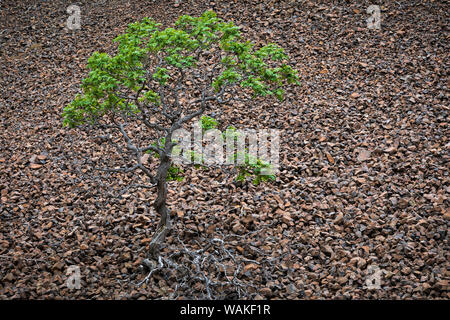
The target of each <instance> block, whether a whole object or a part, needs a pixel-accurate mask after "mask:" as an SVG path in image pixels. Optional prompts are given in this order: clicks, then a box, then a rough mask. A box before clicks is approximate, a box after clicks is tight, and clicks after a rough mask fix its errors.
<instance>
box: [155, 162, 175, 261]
mask: <svg viewBox="0 0 450 320" xmlns="http://www.w3.org/2000/svg"><path fill="white" fill-rule="evenodd" d="M170 165H171V159H170V158H169V157H168V156H167V155H165V154H164V155H162V156H161V163H160V165H159V168H158V172H157V175H156V190H157V197H156V200H155V202H154V203H153V207H154V208H155V210H156V212H157V213H158V214H159V216H160V221H159V225H158V227H157V228H156V231H155V234H154V235H153V238H152V241H151V242H150V256H151V257H153V258H157V256H158V254H159V251H160V248H161V244H162V243H164V241H165V238H166V235H167V233H168V232H169V231H170V228H171V223H170V211H169V209H168V208H167V205H166V199H167V181H166V178H167V172H168V171H169V168H170Z"/></svg>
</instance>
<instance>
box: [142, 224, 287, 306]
mask: <svg viewBox="0 0 450 320" xmlns="http://www.w3.org/2000/svg"><path fill="white" fill-rule="evenodd" d="M259 231H261V230H259ZM259 231H258V232H259ZM249 235H250V234H248V235H247V236H249ZM245 237H246V236H238V235H229V236H226V237H222V238H218V237H216V238H212V239H204V240H206V244H202V245H201V244H200V243H197V247H200V249H197V250H193V249H190V248H188V246H187V245H186V244H185V243H184V242H183V241H182V240H181V239H180V238H179V237H176V238H175V239H174V240H176V241H175V242H174V243H172V244H171V245H170V246H167V247H166V248H165V249H164V250H162V251H161V252H159V255H158V257H157V258H154V259H152V260H149V259H145V260H144V261H143V265H144V266H145V267H146V268H147V270H148V273H147V275H146V277H145V278H144V279H143V280H142V281H140V282H139V283H138V284H137V285H142V284H143V283H147V284H148V283H149V282H150V281H151V280H152V277H153V278H154V280H157V279H161V278H163V279H165V280H166V282H170V283H172V284H174V287H173V285H172V288H171V290H170V291H171V292H170V294H169V298H170V299H176V298H178V297H179V296H183V297H184V298H188V299H192V298H195V299H210V300H212V299H253V298H254V297H255V296H256V295H257V294H258V289H259V288H258V287H257V286H256V285H254V284H253V283H252V282H253V277H252V276H251V274H249V273H248V271H245V270H244V268H245V266H246V265H248V264H253V265H256V266H258V267H259V268H260V269H261V275H262V277H263V278H265V279H266V280H270V278H271V276H270V274H273V273H274V271H275V269H276V268H277V266H278V265H279V260H280V259H281V258H279V257H278V258H276V259H270V255H269V253H265V252H262V251H261V252H258V255H259V257H258V258H257V259H256V260H252V259H247V258H245V257H243V256H242V255H239V253H238V252H236V251H234V249H233V248H234V247H235V245H232V244H231V243H230V242H236V239H238V240H245ZM231 238H233V239H231ZM243 242H245V241H243ZM242 245H245V244H244V243H243V244H242Z"/></svg>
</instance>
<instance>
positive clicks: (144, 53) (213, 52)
mask: <svg viewBox="0 0 450 320" xmlns="http://www.w3.org/2000/svg"><path fill="white" fill-rule="evenodd" d="M114 41H115V42H117V43H118V50H117V53H116V54H115V55H114V56H111V55H108V54H107V53H100V52H95V53H94V54H93V55H92V56H91V57H90V58H89V60H88V68H89V69H90V72H89V75H88V76H87V77H86V78H85V79H84V80H83V81H82V84H81V88H82V94H78V95H77V96H76V97H75V99H74V100H73V101H72V102H71V103H70V104H69V105H67V106H66V107H65V108H64V111H63V118H64V125H66V126H69V127H77V126H80V125H83V124H84V125H89V126H94V127H96V128H98V129H100V130H103V131H104V132H105V133H107V134H106V135H102V136H100V137H99V138H100V140H101V141H102V142H103V141H108V142H110V143H112V144H113V145H114V146H116V147H117V150H118V151H119V152H121V151H122V149H121V148H120V146H118V145H117V143H116V141H115V140H114V139H113V138H112V136H111V134H110V132H111V131H116V132H118V133H119V134H120V135H121V137H122V139H123V140H122V141H123V142H124V143H125V145H126V150H127V152H128V153H130V154H132V155H133V156H134V162H135V163H134V164H133V165H131V166H126V167H123V168H115V169H104V170H106V171H110V172H135V171H136V170H140V171H141V172H142V173H144V175H145V176H146V179H148V181H149V182H150V187H156V190H157V198H156V200H155V202H154V203H153V207H154V209H155V210H156V212H157V213H158V214H159V216H160V222H159V225H158V228H157V230H156V232H155V234H154V236H153V238H152V241H151V243H150V253H151V254H152V255H156V254H157V253H158V251H159V247H160V245H161V243H163V242H164V239H165V236H166V234H167V232H168V231H169V229H170V215H169V209H168V207H167V205H166V198H167V182H166V180H167V177H168V174H170V170H171V168H173V167H172V158H171V153H172V150H173V148H174V146H175V145H176V144H177V142H176V141H174V139H173V137H172V136H173V133H174V131H175V130H177V129H179V128H181V127H182V126H183V125H184V124H185V123H188V122H189V121H191V120H193V119H194V118H196V117H199V116H201V115H202V114H203V113H205V111H206V110H207V109H208V108H209V107H211V106H212V105H213V104H219V105H220V104H222V103H230V102H232V101H233V100H234V99H235V98H236V97H237V96H238V94H237V93H240V95H241V96H245V97H248V96H249V95H251V96H252V97H255V96H269V95H274V96H276V97H277V98H278V99H280V100H282V99H283V94H284V90H283V87H284V86H285V85H289V84H298V83H299V81H298V75H297V71H296V70H294V69H293V68H292V67H291V66H289V65H288V64H287V59H288V57H287V55H286V54H285V52H284V50H283V49H282V48H280V47H278V46H277V45H275V44H268V45H265V46H262V47H259V48H257V47H256V46H255V44H253V43H251V42H249V41H244V40H243V39H242V36H241V34H240V32H239V28H238V27H237V26H235V25H234V24H233V23H232V22H228V23H227V22H224V21H223V20H222V19H220V18H218V17H217V16H216V14H215V13H214V12H212V11H207V12H205V13H203V14H202V15H201V16H200V17H191V16H187V15H183V16H181V17H180V18H179V19H178V20H177V21H176V23H175V27H171V28H165V29H162V28H161V25H160V24H158V23H156V22H155V21H153V20H151V19H149V18H145V19H143V20H142V21H140V22H137V23H132V24H130V25H129V26H128V29H127V31H126V33H124V34H122V35H120V36H118V37H117V38H116V39H115V40H114ZM131 124H133V125H134V128H136V126H140V127H143V128H145V130H148V134H147V135H146V137H148V139H147V140H148V141H147V140H146V141H145V142H146V144H143V145H138V144H137V143H136V142H135V141H134V139H133V135H132V134H130V131H129V130H130V128H129V127H130V126H131ZM146 132H147V131H146ZM144 140H145V139H144ZM149 141H153V142H149ZM155 141H156V142H155ZM147 154H149V155H150V157H149V156H147ZM148 158H150V159H148ZM152 159H153V160H152ZM158 160H159V165H158V166H157V168H156V170H152V168H151V167H150V166H149V163H152V161H158Z"/></svg>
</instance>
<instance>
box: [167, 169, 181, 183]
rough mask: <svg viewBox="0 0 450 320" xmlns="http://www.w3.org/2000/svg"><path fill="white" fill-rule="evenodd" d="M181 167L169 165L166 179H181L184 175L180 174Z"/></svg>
mask: <svg viewBox="0 0 450 320" xmlns="http://www.w3.org/2000/svg"><path fill="white" fill-rule="evenodd" d="M182 174H183V169H181V168H180V167H177V166H174V165H171V166H170V168H169V171H168V172H167V177H166V180H167V181H182V180H183V179H184V177H183V176H182Z"/></svg>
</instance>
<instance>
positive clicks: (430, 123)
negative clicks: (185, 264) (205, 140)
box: [0, 0, 450, 299]
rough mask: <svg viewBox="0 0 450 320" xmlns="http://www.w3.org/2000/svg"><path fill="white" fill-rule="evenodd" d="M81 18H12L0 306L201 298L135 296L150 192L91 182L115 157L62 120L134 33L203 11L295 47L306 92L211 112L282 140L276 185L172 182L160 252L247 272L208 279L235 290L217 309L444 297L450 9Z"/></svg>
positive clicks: (117, 13)
mask: <svg viewBox="0 0 450 320" xmlns="http://www.w3.org/2000/svg"><path fill="white" fill-rule="evenodd" d="M70 4H72V3H71V1H61V0H56V1H45V2H44V1H12V0H6V1H5V0H3V1H1V3H0V22H1V23H0V110H1V114H2V116H1V119H0V129H1V131H0V168H1V170H0V190H1V204H0V298H2V299H10V298H27V299H48V298H62V299H72V298H76V299H92V298H95V299H111V298H123V299H158V298H162V299H165V298H205V297H207V296H206V292H205V284H204V283H203V282H202V281H200V280H195V279H194V280H192V283H190V285H189V287H183V286H181V285H180V283H179V282H177V278H176V277H175V275H173V274H171V273H170V272H168V271H167V272H165V271H164V270H162V271H161V272H157V273H155V274H154V275H153V276H152V278H151V279H150V281H149V282H148V284H145V283H144V284H142V285H138V283H139V282H140V281H142V280H143V279H144V277H145V276H146V273H145V272H142V271H140V270H139V268H138V267H139V265H140V263H141V261H142V259H144V258H145V257H146V246H148V243H149V240H150V237H151V235H152V234H153V231H154V228H155V224H156V222H157V217H156V216H155V214H154V212H153V210H152V209H150V207H149V203H150V201H151V200H152V199H153V198H154V194H153V193H152V192H150V191H148V190H145V189H143V190H134V189H133V190H131V189H128V188H127V185H129V184H130V183H131V182H133V181H134V182H139V181H140V180H139V179H141V178H140V177H135V176H127V175H124V174H121V175H120V174H119V175H115V176H107V175H102V174H99V173H98V172H96V171H94V170H93V168H92V165H91V162H90V161H91V160H90V159H92V158H94V159H96V160H98V159H101V158H102V157H106V156H105V154H104V153H102V152H101V151H102V150H101V149H100V148H99V146H98V145H96V144H95V142H94V141H93V139H92V138H91V137H90V136H88V135H87V134H86V133H84V132H81V131H78V130H68V129H66V128H63V127H62V119H61V111H62V108H63V107H64V106H65V105H66V104H67V103H68V102H69V101H70V100H71V99H72V98H73V97H74V95H75V94H76V93H77V92H78V88H79V84H80V81H81V79H82V78H83V77H84V76H85V75H86V70H85V65H86V61H87V58H88V57H89V56H90V54H92V53H93V52H94V51H96V50H101V51H108V52H113V51H114V47H113V45H112V43H111V40H112V39H113V38H114V37H115V36H116V35H118V34H119V33H121V32H122V31H124V29H125V27H126V25H127V24H128V23H130V22H133V21H136V20H139V19H141V18H142V17H145V16H149V17H153V18H154V19H156V20H158V21H160V22H162V23H164V25H170V24H171V23H173V21H175V20H176V18H177V17H178V16H179V15H181V14H191V15H198V14H200V13H202V12H203V11H204V10H206V9H213V10H214V11H216V12H217V14H218V15H219V16H220V17H222V18H224V19H231V20H233V21H234V22H235V23H236V24H238V25H240V26H242V30H243V32H244V33H245V34H246V35H248V36H249V37H250V38H252V39H254V40H255V41H256V42H275V43H278V44H280V45H282V46H283V47H285V48H286V49H287V52H288V53H289V55H290V56H291V57H292V58H293V64H295V66H296V68H298V69H299V70H300V76H301V82H302V86H301V87H299V88H296V89H295V90H292V91H290V92H289V93H288V95H287V99H286V101H285V102H283V103H278V104H277V103H273V101H262V100H258V101H255V103H254V104H253V105H229V106H226V107H224V108H223V109H221V110H215V112H216V114H217V117H216V118H218V119H219V120H220V122H221V124H222V125H224V126H225V125H231V124H232V125H234V126H236V127H238V128H275V129H279V130H281V145H280V152H281V156H280V159H281V172H280V173H279V174H278V176H277V179H276V181H275V182H272V183H269V184H262V185H260V186H257V187H255V186H253V185H251V184H249V183H245V184H243V185H236V184H233V183H232V181H233V175H232V172H228V171H226V170H220V169H214V170H213V169H211V170H191V169H186V174H185V179H184V180H183V181H181V182H170V194H169V198H170V206H171V209H172V212H173V216H174V217H173V218H174V224H175V229H174V231H173V232H172V234H171V235H170V237H169V239H168V243H169V247H168V248H166V251H167V252H170V250H176V249H175V248H177V247H178V248H182V247H181V246H182V244H181V243H183V244H184V245H185V248H186V249H185V250H191V251H193V250H198V249H199V248H205V246H206V245H208V243H209V244H211V243H212V242H211V241H212V239H214V238H217V239H223V240H224V242H223V247H222V244H220V243H219V242H217V241H216V242H214V243H213V244H212V245H211V247H210V248H208V249H207V250H206V251H205V255H206V256H208V255H214V254H220V253H222V254H226V252H229V253H231V254H232V256H233V258H235V259H236V261H234V262H233V259H225V258H224V259H225V260H224V264H223V267H221V268H222V269H221V270H217V271H214V270H209V271H207V272H208V275H209V276H210V277H211V278H215V279H219V278H220V277H221V279H228V280H230V279H231V278H233V277H230V275H233V274H234V275H235V278H234V280H235V283H234V284H235V285H234V286H233V285H229V286H224V287H221V288H217V292H216V293H215V295H214V297H215V298H230V299H232V298H239V297H240V298H249V299H261V298H273V299H330V298H334V299H343V298H351V299H367V298H369V299H372V298H379V299H410V298H420V299H423V298H430V299H448V298H449V292H448V279H449V263H448V261H449V245H448V227H449V219H450V210H449V203H450V199H449V197H450V181H449V159H450V158H449V149H450V141H449V136H450V135H449V123H448V115H449V104H448V98H449V91H448V87H449V84H450V82H449V78H448V75H449V74H448V66H449V54H448V53H449V52H450V48H449V45H448V43H449V33H448V31H449V30H448V29H449V28H448V21H449V13H450V10H449V6H448V4H445V2H444V1H402V0H400V1H383V4H382V5H380V8H381V30H371V29H368V28H367V22H366V19H367V18H368V17H369V14H367V12H366V9H367V8H368V7H369V5H371V4H373V3H372V2H368V1H357V2H354V1H333V2H332V3H331V2H329V1H287V0H285V1H214V2H212V1H197V0H194V1H180V3H179V4H176V3H175V1H137V0H130V1H119V0H117V1H77V2H76V4H77V5H79V6H80V8H81V29H80V30H74V31H71V30H67V28H66V19H67V18H68V14H67V12H66V9H67V7H68V6H69V5H70ZM224 250H225V251H224ZM224 252H225V253H224ZM72 265H76V266H79V267H80V274H81V279H82V280H81V288H80V289H78V290H77V289H69V288H67V286H66V279H67V275H66V272H67V269H68V268H69V266H72ZM375 266H376V267H378V269H379V272H378V275H379V276H380V280H381V282H380V287H379V288H378V289H376V288H375V289H370V288H368V287H367V280H370V279H373V277H374V275H372V274H371V273H372V272H373V271H371V270H372V268H373V267H375ZM219 269H220V268H219ZM215 272H216V273H215ZM226 276H228V278H226ZM224 277H225V278H224ZM230 281H231V280H230ZM177 285H178V286H177ZM236 288H237V289H236ZM239 288H240V289H239ZM214 297H213V298H214Z"/></svg>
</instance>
